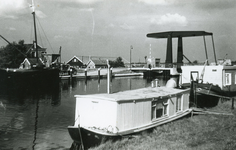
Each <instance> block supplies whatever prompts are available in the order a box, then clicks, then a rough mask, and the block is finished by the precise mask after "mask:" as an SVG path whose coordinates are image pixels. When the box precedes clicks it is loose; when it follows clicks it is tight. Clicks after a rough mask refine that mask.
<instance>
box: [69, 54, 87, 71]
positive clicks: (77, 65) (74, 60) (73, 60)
mask: <svg viewBox="0 0 236 150" xmlns="http://www.w3.org/2000/svg"><path fill="white" fill-rule="evenodd" d="M66 64H67V65H70V66H72V67H74V68H82V67H84V66H85V65H84V63H83V61H82V60H80V59H79V58H78V57H77V56H73V57H72V58H71V59H70V60H69V61H68V62H67V63H66Z"/></svg>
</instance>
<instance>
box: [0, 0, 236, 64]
mask: <svg viewBox="0 0 236 150" xmlns="http://www.w3.org/2000/svg"><path fill="white" fill-rule="evenodd" d="M31 5H32V1H31V0H0V35H2V36H3V37H5V38H6V39H7V40H8V41H10V42H13V41H15V42H18V41H19V40H24V41H25V43H32V42H33V40H34V33H33V16H32V14H31V13H32V7H31ZM34 5H35V12H36V18H37V19H36V21H37V29H38V30H37V32H38V44H39V45H41V46H43V47H46V48H47V52H48V53H58V52H59V48H60V46H61V47H62V61H64V62H67V61H68V60H69V59H70V58H72V57H73V56H75V55H76V56H103V57H120V56H121V57H123V58H124V59H126V60H128V61H129V59H130V51H131V57H132V61H135V62H139V61H140V62H144V61H145V59H144V58H145V56H147V57H150V55H151V57H154V58H161V62H164V61H165V55H166V44H167V41H166V40H165V39H152V38H147V37H146V35H147V34H148V33H155V32H165V31H197V30H201V31H207V32H212V33H213V35H214V45H215V49H216V56H217V58H219V59H222V58H228V59H232V60H233V61H234V60H236V55H235V49H236V3H235V1H234V0H207V1H206V0H34ZM206 41H207V49H208V55H209V56H208V57H209V60H210V61H211V60H212V61H213V58H214V56H213V51H212V46H211V45H212V39H211V37H206ZM183 42H184V55H185V56H187V57H188V58H189V59H190V60H192V61H194V60H198V61H202V62H203V61H205V59H206V57H205V50H204V43H203V38H202V37H194V38H184V39H183ZM176 43H177V41H176V40H173V52H174V54H173V61H176V49H177V48H176ZM6 45H7V43H6V42H5V41H4V40H2V39H0V46H6ZM131 46H132V47H133V49H132V50H130V49H131ZM184 62H186V60H184Z"/></svg>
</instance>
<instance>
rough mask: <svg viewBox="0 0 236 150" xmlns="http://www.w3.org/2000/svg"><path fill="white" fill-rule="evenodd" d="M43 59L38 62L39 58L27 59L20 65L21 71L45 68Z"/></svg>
mask: <svg viewBox="0 0 236 150" xmlns="http://www.w3.org/2000/svg"><path fill="white" fill-rule="evenodd" d="M43 65H44V64H43V61H42V59H39V60H38V61H37V58H25V60H24V61H23V62H22V63H21V64H20V69H31V68H34V67H36V66H43Z"/></svg>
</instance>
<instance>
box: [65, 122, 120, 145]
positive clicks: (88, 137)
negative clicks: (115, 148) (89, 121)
mask: <svg viewBox="0 0 236 150" xmlns="http://www.w3.org/2000/svg"><path fill="white" fill-rule="evenodd" d="M68 131H69V134H70V136H71V138H72V139H73V141H74V144H76V145H74V146H77V147H82V146H83V147H84V149H88V148H90V147H94V146H98V145H100V144H101V143H103V142H106V141H108V140H111V141H116V140H119V139H121V138H122V136H121V135H103V134H98V133H95V132H92V131H90V130H87V129H85V128H82V127H80V128H78V127H74V126H69V127H68ZM81 137H82V138H81ZM82 141H83V142H82Z"/></svg>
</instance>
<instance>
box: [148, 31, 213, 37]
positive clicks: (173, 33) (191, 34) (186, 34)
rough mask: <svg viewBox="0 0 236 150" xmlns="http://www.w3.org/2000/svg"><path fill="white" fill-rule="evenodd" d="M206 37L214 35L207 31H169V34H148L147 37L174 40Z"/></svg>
mask: <svg viewBox="0 0 236 150" xmlns="http://www.w3.org/2000/svg"><path fill="white" fill-rule="evenodd" d="M206 35H213V33H211V32H205V31H168V32H157V33H149V34H147V37H150V38H168V36H170V37H172V38H177V37H194V36H206Z"/></svg>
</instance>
